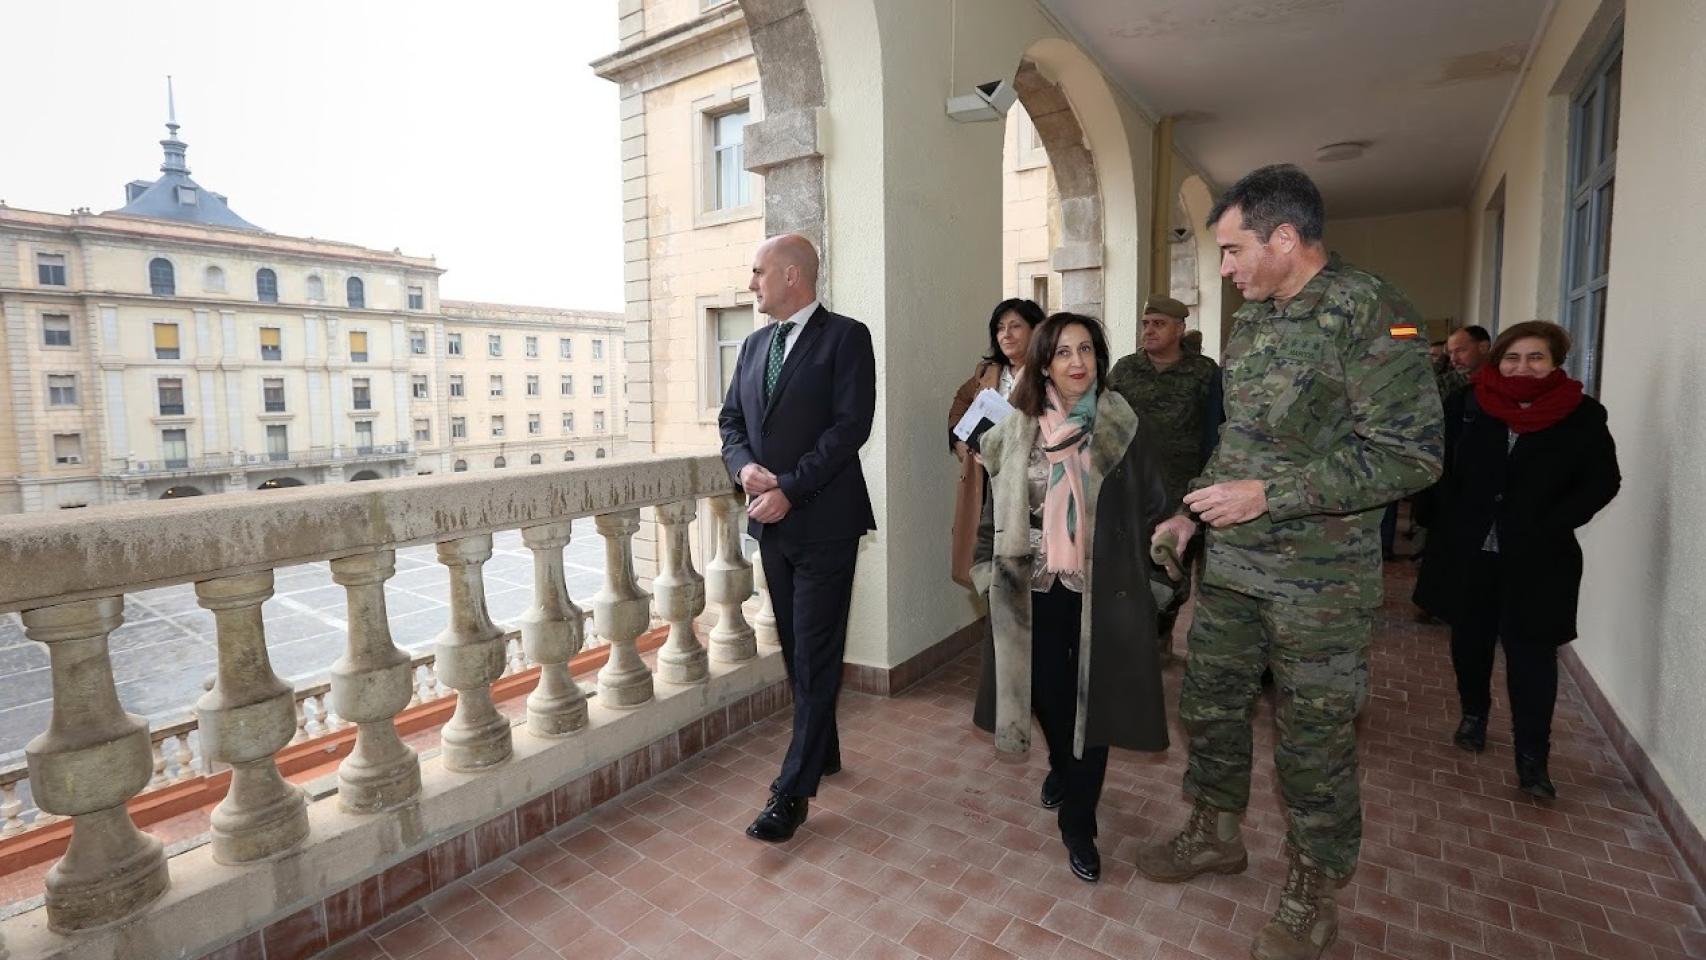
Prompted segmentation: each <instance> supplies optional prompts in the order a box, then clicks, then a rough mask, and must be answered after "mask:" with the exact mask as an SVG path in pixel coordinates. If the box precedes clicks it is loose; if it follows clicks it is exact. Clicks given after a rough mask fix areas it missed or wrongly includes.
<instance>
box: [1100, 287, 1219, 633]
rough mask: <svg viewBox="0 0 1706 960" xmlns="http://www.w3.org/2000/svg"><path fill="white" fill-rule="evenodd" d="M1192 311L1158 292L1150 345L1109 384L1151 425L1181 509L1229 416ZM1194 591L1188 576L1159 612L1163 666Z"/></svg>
mask: <svg viewBox="0 0 1706 960" xmlns="http://www.w3.org/2000/svg"><path fill="white" fill-rule="evenodd" d="M1190 315H1191V311H1190V308H1189V307H1187V306H1185V305H1184V304H1182V303H1180V302H1179V301H1177V300H1175V299H1173V298H1172V297H1162V296H1154V297H1150V298H1149V302H1148V303H1146V304H1144V306H1143V330H1142V332H1141V334H1140V340H1139V343H1140V345H1141V347H1142V349H1140V350H1138V351H1137V352H1136V353H1134V354H1132V355H1131V356H1129V357H1125V358H1123V359H1121V360H1120V362H1119V363H1117V364H1115V365H1114V369H1113V372H1112V373H1110V374H1108V386H1109V387H1110V388H1112V389H1113V390H1115V391H1117V392H1118V393H1119V395H1120V396H1122V397H1124V398H1125V401H1126V402H1127V403H1129V404H1131V408H1132V409H1133V410H1135V411H1137V416H1138V419H1139V421H1140V422H1145V423H1147V424H1148V429H1149V431H1150V434H1151V436H1152V437H1153V439H1154V443H1155V449H1156V451H1157V453H1158V454H1159V459H1160V463H1161V479H1162V482H1163V484H1164V486H1165V489H1166V493H1167V500H1168V502H1170V503H1172V504H1173V507H1174V509H1178V508H1179V506H1180V504H1181V503H1182V502H1183V497H1184V495H1185V490H1186V489H1187V488H1188V487H1189V485H1190V482H1191V478H1193V477H1195V476H1197V475H1198V474H1199V473H1201V472H1202V468H1203V464H1205V463H1207V462H1208V455H1209V453H1210V452H1211V451H1212V450H1213V449H1214V437H1215V435H1216V433H1217V431H1218V430H1219V428H1220V421H1221V420H1222V419H1223V418H1222V416H1221V411H1220V404H1219V403H1217V402H1213V400H1212V398H1214V397H1217V396H1219V393H1220V391H1219V389H1218V387H1219V380H1220V366H1219V365H1218V364H1216V363H1215V362H1214V361H1213V360H1210V359H1209V358H1207V357H1205V356H1203V355H1202V354H1201V352H1196V353H1192V352H1190V351H1188V350H1186V349H1184V344H1183V341H1184V336H1185V318H1186V317H1189V316H1190ZM1189 593H1190V577H1189V576H1188V575H1187V576H1186V577H1185V580H1184V583H1183V586H1182V588H1181V589H1180V590H1179V591H1178V593H1177V594H1176V595H1175V596H1174V599H1173V602H1172V603H1170V604H1167V605H1166V606H1165V607H1163V608H1162V609H1161V610H1160V611H1159V614H1160V620H1159V622H1158V624H1157V626H1156V633H1155V641H1156V646H1157V647H1159V648H1160V651H1161V664H1162V666H1166V665H1167V663H1168V662H1169V661H1170V660H1171V659H1172V655H1173V624H1174V622H1175V621H1176V620H1177V619H1178V617H1179V608H1180V607H1182V606H1183V605H1184V602H1185V599H1186V597H1187V596H1188V595H1189Z"/></svg>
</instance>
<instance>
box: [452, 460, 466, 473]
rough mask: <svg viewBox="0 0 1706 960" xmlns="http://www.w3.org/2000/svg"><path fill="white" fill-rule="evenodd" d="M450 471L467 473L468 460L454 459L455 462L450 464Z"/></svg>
mask: <svg viewBox="0 0 1706 960" xmlns="http://www.w3.org/2000/svg"><path fill="white" fill-rule="evenodd" d="M450 471H451V472H452V473H467V472H468V461H466V460H458V461H456V462H455V463H453V464H451V465H450Z"/></svg>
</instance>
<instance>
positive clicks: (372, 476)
mask: <svg viewBox="0 0 1706 960" xmlns="http://www.w3.org/2000/svg"><path fill="white" fill-rule="evenodd" d="M378 479H379V474H377V473H375V472H373V471H372V470H363V471H361V472H360V473H357V474H356V475H355V476H353V477H350V482H351V483H354V482H355V481H357V480H378Z"/></svg>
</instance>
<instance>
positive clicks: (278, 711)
mask: <svg viewBox="0 0 1706 960" xmlns="http://www.w3.org/2000/svg"><path fill="white" fill-rule="evenodd" d="M195 594H196V599H197V601H199V602H200V603H201V605H202V606H203V607H206V608H207V609H209V610H212V611H213V616H214V619H215V620H216V621H217V623H218V630H219V671H218V673H217V674H215V676H214V681H213V688H212V689H211V690H209V691H208V692H207V693H204V694H202V696H201V699H200V700H197V701H196V705H195V707H196V715H197V717H198V718H199V719H200V722H201V740H202V751H203V752H204V753H205V754H206V755H207V756H208V758H209V759H211V760H215V761H218V762H220V763H228V764H230V765H231V786H230V788H229V789H228V790H227V791H226V793H225V799H223V800H221V801H219V806H217V807H215V808H214V810H213V818H212V819H213V859H215V860H217V861H219V862H220V863H246V862H249V861H251V860H264V859H266V858H267V857H270V856H273V855H275V854H279V853H283V852H285V851H286V850H289V849H291V848H292V847H294V846H296V845H297V844H299V843H301V842H302V841H303V840H304V839H305V838H307V836H308V803H307V798H306V797H304V795H303V793H302V791H301V789H299V788H297V787H295V786H292V785H291V784H289V783H286V782H285V779H284V777H283V776H281V775H280V774H279V772H278V763H277V762H276V761H275V760H274V757H273V755H274V754H276V753H277V752H278V751H279V750H280V749H282V748H283V747H284V745H285V744H287V743H289V742H290V739H291V737H294V736H295V735H296V698H295V696H294V695H293V694H292V692H291V689H290V687H289V686H288V685H286V684H285V683H284V681H282V680H280V679H279V678H278V676H277V675H276V674H274V673H273V672H272V662H271V661H270V660H268V659H267V638H266V629H265V628H264V627H263V626H262V624H261V604H263V603H265V602H266V600H267V598H268V597H271V596H272V571H270V570H268V571H264V572H262V573H250V574H244V575H242V576H236V577H220V578H218V579H215V580H203V581H202V582H200V583H198V584H196V585H195Z"/></svg>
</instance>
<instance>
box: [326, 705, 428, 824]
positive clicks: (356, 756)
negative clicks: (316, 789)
mask: <svg viewBox="0 0 1706 960" xmlns="http://www.w3.org/2000/svg"><path fill="white" fill-rule="evenodd" d="M382 722H383V723H385V724H387V725H389V724H390V722H391V721H389V720H385V721H382ZM357 735H358V736H359V731H358V734H357ZM392 736H393V738H394V737H395V736H396V734H394V733H393V734H392ZM397 745H398V747H400V748H401V749H400V751H398V752H397V753H396V754H395V755H393V756H389V757H386V758H384V759H383V760H381V761H380V762H378V763H368V762H366V761H364V760H363V759H362V758H361V754H360V749H359V745H358V748H357V752H355V753H351V754H350V755H349V756H347V757H345V758H344V759H343V762H342V763H340V764H338V806H339V807H341V808H343V809H344V810H348V811H349V812H351V813H378V812H379V811H381V810H389V809H391V808H392V807H398V806H402V805H403V804H405V803H408V802H409V801H411V800H414V799H415V798H416V797H419V796H420V795H421V765H420V762H419V761H418V760H417V759H416V758H415V752H414V751H413V750H410V749H409V748H408V747H407V746H404V745H403V744H402V743H401V741H398V744H397Z"/></svg>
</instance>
